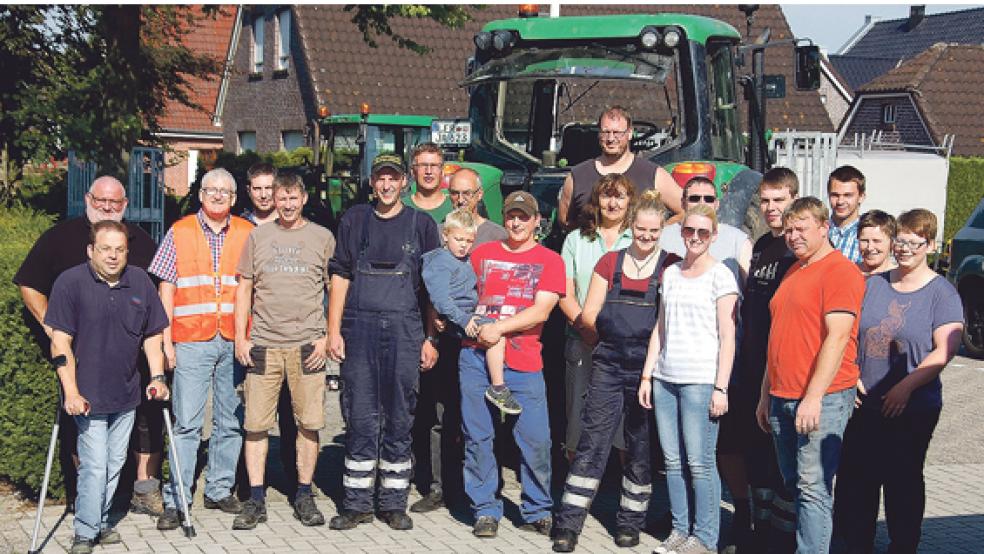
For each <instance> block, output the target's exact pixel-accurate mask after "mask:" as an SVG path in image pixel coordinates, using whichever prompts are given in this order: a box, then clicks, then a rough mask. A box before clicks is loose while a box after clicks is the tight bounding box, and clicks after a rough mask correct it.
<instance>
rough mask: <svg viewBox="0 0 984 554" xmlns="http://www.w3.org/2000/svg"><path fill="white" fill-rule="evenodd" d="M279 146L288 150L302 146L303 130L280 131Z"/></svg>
mask: <svg viewBox="0 0 984 554" xmlns="http://www.w3.org/2000/svg"><path fill="white" fill-rule="evenodd" d="M280 139H281V141H280V142H281V146H282V148H283V149H284V150H287V151H288V152H289V151H291V150H294V149H297V148H300V147H302V146H304V132H303V131H284V132H282V133H280Z"/></svg>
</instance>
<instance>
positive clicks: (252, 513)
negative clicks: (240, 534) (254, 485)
mask: <svg viewBox="0 0 984 554" xmlns="http://www.w3.org/2000/svg"><path fill="white" fill-rule="evenodd" d="M266 520H267V512H266V502H257V501H256V500H253V499H252V498H250V499H249V500H247V501H246V502H245V503H244V504H243V509H242V512H240V514H239V515H237V516H236V519H234V520H232V528H233V529H236V530H248V529H255V528H256V526H257V525H258V524H260V523H263V522H265V521H266Z"/></svg>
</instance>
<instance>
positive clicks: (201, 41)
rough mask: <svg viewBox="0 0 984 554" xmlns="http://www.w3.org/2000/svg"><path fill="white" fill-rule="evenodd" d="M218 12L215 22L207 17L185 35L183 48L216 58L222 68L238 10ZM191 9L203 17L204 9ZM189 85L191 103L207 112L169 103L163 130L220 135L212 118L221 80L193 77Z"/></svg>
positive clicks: (221, 8) (160, 122) (195, 7)
mask: <svg viewBox="0 0 984 554" xmlns="http://www.w3.org/2000/svg"><path fill="white" fill-rule="evenodd" d="M219 8H220V9H219V10H218V12H217V13H216V14H215V17H214V19H213V18H210V17H205V18H203V19H200V20H199V21H198V22H197V27H196V29H195V30H194V31H193V32H191V33H188V34H187V35H185V37H184V44H185V46H187V47H188V48H189V49H190V50H191V51H193V52H196V53H198V54H206V55H208V56H211V57H213V58H215V59H216V60H217V61H218V62H219V65H220V67H222V65H224V63H225V58H226V54H227V53H228V50H229V40H230V39H231V37H232V28H233V25H234V24H235V22H236V9H237V8H236V6H219ZM188 9H190V10H192V11H193V12H195V14H196V15H201V14H202V8H201V6H190V7H189V8H188ZM188 82H189V87H188V92H189V97H190V98H191V100H192V101H193V102H195V103H196V104H198V105H200V106H202V107H203V108H205V109H206V110H208V111H207V112H202V111H200V110H196V109H194V108H190V107H188V106H185V105H184V104H182V103H180V102H178V101H176V100H169V101H168V102H167V106H166V107H165V109H164V114H163V115H162V116H161V118H160V119H159V124H160V126H161V127H162V128H163V129H164V131H169V132H175V131H190V132H207V133H220V134H221V131H222V129H221V128H220V127H216V126H214V125H212V114H213V113H214V112H215V106H216V101H217V99H218V96H219V85H220V83H221V76H216V77H215V78H213V79H212V80H210V81H207V80H204V79H199V78H195V77H191V78H189V79H188Z"/></svg>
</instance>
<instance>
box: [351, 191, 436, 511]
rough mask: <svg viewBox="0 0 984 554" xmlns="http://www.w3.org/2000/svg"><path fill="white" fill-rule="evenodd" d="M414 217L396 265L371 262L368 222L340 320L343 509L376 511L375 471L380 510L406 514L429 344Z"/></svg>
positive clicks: (385, 238)
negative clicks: (423, 356) (415, 419)
mask: <svg viewBox="0 0 984 554" xmlns="http://www.w3.org/2000/svg"><path fill="white" fill-rule="evenodd" d="M411 213H412V215H411V217H410V231H409V232H408V234H407V236H406V237H405V238H404V242H403V249H402V250H403V255H402V257H401V258H400V261H399V262H397V263H395V264H394V263H392V262H380V261H374V260H370V259H369V258H368V256H367V254H368V252H369V243H370V240H371V238H372V237H370V236H369V226H370V225H371V223H372V222H371V220H369V219H367V220H366V222H365V225H364V226H363V228H362V240H361V247H360V250H359V255H358V258H357V259H356V263H355V271H354V274H353V279H352V282H351V284H350V285H349V290H348V295H347V298H346V302H345V311H344V313H343V315H342V337H343V338H344V340H345V354H346V357H345V361H344V362H342V365H341V379H342V382H343V383H344V387H343V388H342V415H343V417H344V418H345V423H346V435H345V472H344V475H343V477H342V486H343V487H344V489H345V497H344V500H343V508H344V509H346V510H351V511H356V512H372V511H373V502H372V496H373V490H374V487H375V470H376V467H377V465H378V468H379V488H380V490H379V510H380V511H391V510H396V511H406V504H407V494H408V493H409V491H410V470H411V462H410V440H411V439H410V428H411V427H412V425H413V412H414V408H415V405H416V389H417V384H418V381H419V378H420V349H421V345H422V344H423V341H424V333H423V326H422V321H421V313H420V306H419V304H418V288H419V285H420V278H419V276H420V256H421V252H420V250H421V247H420V241H419V240H418V234H417V211H416V210H411ZM369 217H370V218H371V217H374V215H372V214H370V215H369ZM376 240H398V237H376Z"/></svg>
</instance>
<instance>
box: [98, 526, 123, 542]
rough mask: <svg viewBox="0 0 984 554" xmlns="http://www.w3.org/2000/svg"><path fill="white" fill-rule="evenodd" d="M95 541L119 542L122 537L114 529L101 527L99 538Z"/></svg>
mask: <svg viewBox="0 0 984 554" xmlns="http://www.w3.org/2000/svg"><path fill="white" fill-rule="evenodd" d="M96 542H98V543H99V544H120V543H121V542H123V537H121V536H120V532H119V531H117V530H116V529H103V530H102V531H100V532H99V538H97V539H96Z"/></svg>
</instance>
